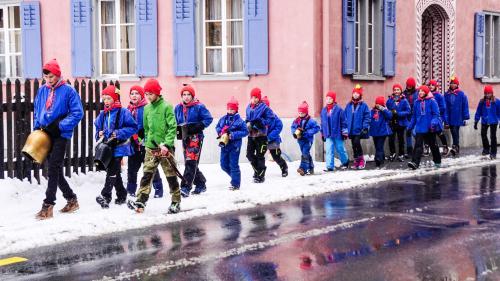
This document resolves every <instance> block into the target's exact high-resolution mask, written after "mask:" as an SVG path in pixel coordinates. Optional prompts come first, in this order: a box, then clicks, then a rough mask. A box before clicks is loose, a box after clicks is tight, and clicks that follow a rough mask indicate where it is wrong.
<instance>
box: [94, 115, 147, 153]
mask: <svg viewBox="0 0 500 281" xmlns="http://www.w3.org/2000/svg"><path fill="white" fill-rule="evenodd" d="M118 111H120V120H119V121H118V127H117V128H115V124H116V114H117V113H118ZM94 125H95V131H96V134H95V139H96V140H98V139H99V132H100V131H104V140H105V141H106V140H108V139H109V138H111V134H113V132H115V133H116V139H117V140H118V142H119V143H120V144H118V145H117V146H116V148H115V149H114V153H113V156H114V157H124V156H130V155H134V153H135V152H134V149H133V147H132V143H131V142H130V137H131V136H132V135H134V134H135V133H136V132H137V123H136V122H135V120H134V117H133V116H132V114H130V111H128V110H127V109H125V108H114V109H112V110H111V111H110V112H108V113H105V112H104V111H101V113H100V114H99V116H97V118H96V120H95V121H94Z"/></svg>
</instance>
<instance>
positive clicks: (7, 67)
mask: <svg viewBox="0 0 500 281" xmlns="http://www.w3.org/2000/svg"><path fill="white" fill-rule="evenodd" d="M10 7H19V28H9V27H8V25H9V21H8V20H7V19H8V17H9V12H8V10H9V8H10ZM0 9H1V10H3V15H4V18H3V20H4V23H3V26H4V27H3V28H1V29H0V30H2V31H3V32H4V42H5V54H0V56H1V57H5V77H1V76H0V79H7V78H20V77H21V75H22V59H23V53H22V37H21V41H20V44H21V46H19V50H21V51H20V52H11V50H10V36H9V34H10V32H15V31H21V32H22V29H21V25H22V16H21V5H20V4H18V3H17V4H16V3H12V4H1V5H0ZM12 56H19V57H20V60H21V69H20V70H19V74H20V75H19V76H13V75H12V73H11V69H12V68H11V63H12V61H11V57H12Z"/></svg>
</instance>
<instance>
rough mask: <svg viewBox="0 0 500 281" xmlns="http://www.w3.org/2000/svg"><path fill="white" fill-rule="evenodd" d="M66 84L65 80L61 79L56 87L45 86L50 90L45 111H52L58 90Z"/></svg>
mask: <svg viewBox="0 0 500 281" xmlns="http://www.w3.org/2000/svg"><path fill="white" fill-rule="evenodd" d="M64 84H66V81H64V80H63V79H59V81H57V83H56V85H54V87H52V86H50V85H49V84H45V86H46V87H47V88H49V89H50V94H49V97H48V98H47V101H46V102H45V109H46V110H48V109H50V108H51V107H52V104H53V103H54V99H55V95H56V89H57V88H59V87H60V86H62V85H64Z"/></svg>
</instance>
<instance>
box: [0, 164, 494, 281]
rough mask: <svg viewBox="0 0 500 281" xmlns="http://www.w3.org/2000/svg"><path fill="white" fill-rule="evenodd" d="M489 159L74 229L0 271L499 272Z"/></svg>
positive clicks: (150, 274)
mask: <svg viewBox="0 0 500 281" xmlns="http://www.w3.org/2000/svg"><path fill="white" fill-rule="evenodd" d="M499 169H500V166H485V167H478V168H468V169H464V170H460V171H457V172H452V173H446V174H442V175H433V176H426V177H420V178H414V179H412V180H401V181H391V182H387V183H383V184H379V185H377V186H376V187H374V188H366V189H358V190H353V191H343V192H338V193H333V194H329V195H325V196H321V197H314V198H305V199H302V200H296V201H290V202H285V203H281V204H274V205H271V206H262V207H260V208H256V209H250V210H244V211H239V212H233V213H227V214H222V215H218V216H213V217H204V218H197V219H193V220H190V221H185V222H180V223H175V224H168V225H164V226H156V227H152V228H149V229H143V230H135V231H127V232H122V233H116V234H113V235H107V236H102V237H100V238H82V239H80V240H78V241H75V242H71V243H66V244H62V245H58V246H52V247H44V248H39V249H34V250H30V251H27V252H25V253H18V254H16V255H18V256H22V257H26V258H28V259H29V261H28V262H26V263H20V264H14V265H10V266H5V267H0V279H1V280H10V279H12V280H51V281H53V280H95V279H97V280H374V281H375V280H500V270H499V269H498V267H497V264H499V265H500V239H499V238H500V235H499V234H498V229H499V226H500V225H499V221H498V219H499V218H500V200H497V199H499V197H498V196H499V193H498V188H499V187H500V184H499V183H498V182H497V172H498V171H499ZM339 175H340V173H339ZM187 200H195V198H189V199H187ZM48 239H50V238H48ZM0 258H4V257H0Z"/></svg>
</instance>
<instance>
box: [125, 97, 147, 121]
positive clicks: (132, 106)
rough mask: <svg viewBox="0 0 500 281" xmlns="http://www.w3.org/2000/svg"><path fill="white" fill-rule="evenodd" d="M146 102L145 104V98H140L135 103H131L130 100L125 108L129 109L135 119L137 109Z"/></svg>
mask: <svg viewBox="0 0 500 281" xmlns="http://www.w3.org/2000/svg"><path fill="white" fill-rule="evenodd" d="M146 104H147V102H146V99H141V100H140V101H138V102H137V103H136V104H133V103H132V102H130V104H129V105H128V107H127V109H128V110H129V111H130V113H132V116H134V119H137V109H139V108H141V107H143V106H145V105H146Z"/></svg>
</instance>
